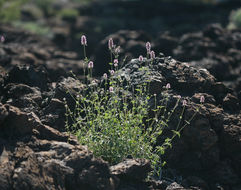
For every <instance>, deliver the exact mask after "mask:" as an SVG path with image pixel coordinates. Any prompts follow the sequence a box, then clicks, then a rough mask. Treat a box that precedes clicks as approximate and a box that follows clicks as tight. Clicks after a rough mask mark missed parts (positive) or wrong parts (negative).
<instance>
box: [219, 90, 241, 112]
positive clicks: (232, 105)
mask: <svg viewBox="0 0 241 190" xmlns="http://www.w3.org/2000/svg"><path fill="white" fill-rule="evenodd" d="M223 107H224V110H226V111H230V112H231V113H239V112H240V107H239V100H238V98H236V97H235V96H233V95H232V94H227V96H226V97H225V98H224V99H223Z"/></svg>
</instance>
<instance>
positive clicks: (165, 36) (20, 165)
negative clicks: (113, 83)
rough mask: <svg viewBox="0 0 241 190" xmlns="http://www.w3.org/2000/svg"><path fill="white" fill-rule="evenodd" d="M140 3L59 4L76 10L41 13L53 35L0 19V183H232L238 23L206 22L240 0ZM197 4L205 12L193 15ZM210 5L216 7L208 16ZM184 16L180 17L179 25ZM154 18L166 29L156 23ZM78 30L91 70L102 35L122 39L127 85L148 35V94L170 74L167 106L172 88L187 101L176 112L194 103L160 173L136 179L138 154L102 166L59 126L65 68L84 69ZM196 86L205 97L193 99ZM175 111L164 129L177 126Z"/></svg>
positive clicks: (237, 139)
mask: <svg viewBox="0 0 241 190" xmlns="http://www.w3.org/2000/svg"><path fill="white" fill-rule="evenodd" d="M147 2H149V1H144V2H143V3H144V4H143V3H142V4H141V5H142V6H141V5H140V4H136V2H135V1H131V2H122V3H119V4H118V3H110V4H105V5H103V4H101V3H98V2H96V3H95V6H77V7H76V5H73V4H68V7H71V6H72V7H73V6H74V7H75V8H77V9H78V10H79V11H80V12H81V15H80V16H78V17H76V18H74V19H67V20H66V19H65V21H64V19H63V20H62V21H61V22H60V21H57V20H56V18H54V17H53V18H51V17H50V18H49V19H47V20H46V19H45V22H48V24H49V25H53V28H52V30H53V32H54V37H53V39H52V41H50V40H48V39H46V38H45V37H39V36H37V35H33V34H30V33H28V32H26V31H24V30H21V29H19V28H13V27H11V26H9V25H3V24H1V25H0V34H4V35H5V39H6V40H5V42H4V43H0V189H1V190H12V189H16V190H26V189H34V190H35V189H39V190H45V189H53V190H55V189H60V190H72V189H73V190H75V189H76V190H77V189H85V190H87V189H88V190H92V189H93V190H95V189H99V190H100V189H102V190H109V189H110V190H142V189H143V190H144V189H145V190H162V189H163V190H164V189H166V190H174V189H175V190H177V189H196V190H197V189H200V190H223V189H224V190H240V189H241V113H240V108H241V51H240V50H241V31H239V30H235V31H229V30H226V29H224V28H222V27H221V26H220V25H218V24H213V25H209V26H207V27H205V26H206V25H207V24H208V23H213V22H219V23H221V24H227V22H226V21H224V18H227V16H228V14H229V12H230V10H231V9H233V8H234V7H235V6H237V4H239V2H238V1H237V2H236V3H234V4H231V5H229V6H227V5H222V4H221V5H218V9H216V8H217V7H215V6H213V7H212V6H209V7H208V8H207V7H206V6H203V7H201V8H200V7H198V8H197V7H196V6H194V5H182V6H181V5H180V6H175V7H173V6H171V5H168V4H165V6H166V7H165V6H164V7H163V6H154V10H153V6H152V5H153V4H150V3H147ZM153 2H154V1H153ZM143 5H144V6H143ZM61 6H67V5H66V4H63V5H61ZM103 6H105V7H106V6H108V7H109V8H108V9H103ZM116 7H119V8H118V9H115V8H116ZM170 7H171V8H170ZM167 9H168V10H169V11H168V14H167V12H165V10H167ZM31 10H34V9H25V12H24V11H23V14H25V19H28V20H31ZM101 10H102V12H100V11H101ZM103 10H106V11H103ZM107 10H109V12H108V11H107ZM116 10H117V11H116ZM124 10H125V11H126V10H127V13H128V14H126V12H125V11H124ZM181 10H182V11H183V10H185V11H183V12H180V15H179V17H178V16H177V15H176V13H177V12H179V11H181ZM190 10H192V11H191V12H190ZM204 11H205V16H206V19H204V18H203V17H202V16H200V15H202V14H201V13H203V12H204ZM213 11H217V12H219V13H220V14H215V15H216V16H214V14H211V13H212V12H213ZM143 12H145V14H143ZM146 12H149V13H150V14H149V17H147V15H148V14H146ZM160 13H162V14H161V16H160ZM184 13H185V14H184ZM195 13H196V14H195ZM113 14H114V15H115V16H114V17H112V19H110V15H113ZM96 15H97V16H96ZM98 15H99V16H98ZM123 15H125V16H123ZM133 15H137V17H134V16H133ZM165 15H167V16H166V17H165ZM190 15H191V16H190ZM217 15H218V16H217ZM32 16H33V15H32ZM192 16H193V17H192ZM144 17H145V18H146V19H144ZM162 17H164V18H165V19H164V18H162ZM176 17H178V18H180V20H176V19H175V18H176ZM108 18H109V19H108ZM120 18H121V19H120ZM130 18H131V19H130ZM153 18H154V19H153ZM34 19H35V18H32V20H34ZM204 20H205V21H204ZM207 20H208V23H207ZM164 21H165V22H164ZM183 22H186V23H188V26H187V27H186V28H185V27H184V25H183ZM110 23H112V24H110ZM196 23H197V24H196ZM147 24H148V27H147ZM173 25H175V28H173V29H172V26H173ZM93 26H95V28H93ZM160 26H161V27H163V26H165V27H164V28H165V30H169V31H171V32H170V33H168V32H164V30H160ZM189 26H193V28H191V29H190V27H189ZM121 29H122V30H121ZM130 29H131V30H130ZM79 31H83V32H84V33H86V34H87V36H88V46H87V49H88V54H91V57H92V58H93V59H94V60H95V61H94V64H95V76H96V77H98V76H99V75H101V74H102V73H103V72H106V70H108V64H106V63H108V62H109V59H110V58H109V56H108V50H107V42H108V39H109V38H110V37H112V38H113V39H114V42H115V43H116V44H118V45H120V46H121V57H120V59H121V60H122V59H124V57H125V56H126V55H127V59H126V62H125V63H124V67H123V69H122V70H120V71H119V72H120V74H122V75H123V76H126V77H130V79H131V83H132V84H138V83H140V82H141V81H142V79H143V78H144V77H145V73H143V72H141V71H139V70H138V68H139V67H140V63H139V62H138V60H136V59H133V60H131V59H132V58H135V57H138V56H139V55H140V54H142V55H144V56H145V51H146V50H145V43H146V42H147V41H151V42H152V48H153V49H154V50H155V52H156V55H157V58H156V59H155V62H154V63H153V65H152V66H151V67H150V69H151V70H152V76H153V78H152V80H151V88H150V93H152V94H153V93H156V94H157V98H160V99H161V98H162V92H163V88H162V87H163V86H165V85H166V84H167V83H170V84H171V90H170V102H169V103H170V105H172V104H173V102H175V100H176V99H177V95H181V96H182V99H184V98H185V99H186V100H187V101H188V106H187V109H186V111H185V114H184V119H188V118H190V116H192V115H193V113H194V110H195V109H194V108H196V107H199V109H200V111H199V112H198V114H197V115H196V117H195V118H194V120H192V122H191V124H190V125H189V126H188V127H186V128H185V129H184V131H183V132H182V135H181V138H180V139H176V140H175V141H174V144H173V148H172V149H169V150H168V151H167V153H166V155H165V160H166V161H167V163H168V164H167V166H166V168H165V169H164V173H163V175H164V178H163V179H162V180H159V181H158V180H153V181H145V180H144V179H145V177H146V176H147V174H148V172H149V171H150V163H149V162H148V161H146V160H141V159H136V160H134V159H127V160H125V161H123V162H122V163H120V164H117V165H115V166H110V165H109V164H108V163H107V162H105V161H103V160H102V159H101V158H95V157H94V156H93V154H92V153H91V152H90V151H89V150H88V148H87V147H84V146H81V145H79V144H78V142H77V140H76V139H75V137H74V136H71V135H69V134H68V133H66V130H65V115H64V114H65V107H64V106H65V105H64V101H63V99H64V98H66V100H67V102H68V104H69V106H70V107H71V106H74V101H73V99H72V98H71V97H70V96H69V94H68V93H67V90H69V91H71V93H72V94H73V95H74V96H75V95H76V94H77V92H78V91H79V90H80V89H81V88H82V83H81V82H80V81H77V80H76V79H74V78H72V74H70V71H71V70H72V71H73V72H74V73H75V74H77V75H79V76H81V75H82V74H83V73H82V69H83V62H82V61H81V59H80V58H81V57H82V54H81V53H80V52H81V47H80V42H79V40H76V36H75V34H76V32H79ZM157 31H159V32H160V31H161V32H160V34H158V35H157V33H156V32H157ZM197 31H198V32H197ZM110 32H111V33H112V34H111V35H106V34H107V33H110ZM152 33H153V34H154V33H155V35H152ZM101 39H103V40H102V41H101ZM67 49H69V50H74V51H67ZM160 52H162V53H160ZM159 53H160V54H159ZM163 53H164V54H165V55H164V54H163ZM169 56H172V57H169ZM177 60H178V61H177ZM143 64H145V62H144V63H143ZM202 95H203V96H204V97H205V103H204V104H203V105H200V104H199V99H200V96H202ZM175 117H177V115H175V116H174V119H173V120H172V122H171V123H170V125H169V129H172V127H174V126H176V119H175ZM166 133H167V134H168V130H167V132H166ZM161 141H162V139H160V142H159V143H161Z"/></svg>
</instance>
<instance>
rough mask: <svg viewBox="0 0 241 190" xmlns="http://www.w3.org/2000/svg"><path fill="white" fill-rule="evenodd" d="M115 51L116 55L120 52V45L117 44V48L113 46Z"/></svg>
mask: <svg viewBox="0 0 241 190" xmlns="http://www.w3.org/2000/svg"><path fill="white" fill-rule="evenodd" d="M115 53H116V54H117V55H118V54H119V53H120V46H118V47H117V48H115Z"/></svg>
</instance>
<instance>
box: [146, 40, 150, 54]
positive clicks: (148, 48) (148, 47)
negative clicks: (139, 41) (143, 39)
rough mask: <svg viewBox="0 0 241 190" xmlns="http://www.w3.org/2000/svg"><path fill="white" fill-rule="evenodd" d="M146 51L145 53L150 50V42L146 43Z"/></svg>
mask: <svg viewBox="0 0 241 190" xmlns="http://www.w3.org/2000/svg"><path fill="white" fill-rule="evenodd" d="M146 51H147V53H150V52H151V43H150V42H147V43H146Z"/></svg>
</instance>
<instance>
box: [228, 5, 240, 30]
mask: <svg viewBox="0 0 241 190" xmlns="http://www.w3.org/2000/svg"><path fill="white" fill-rule="evenodd" d="M229 20H230V22H229V25H228V28H229V29H236V28H241V8H239V9H237V10H236V11H232V12H231V14H230V18H229Z"/></svg>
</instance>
